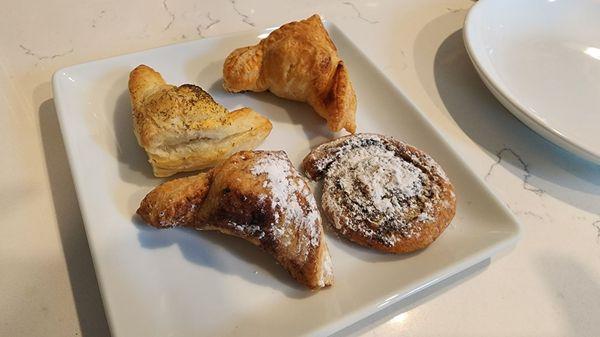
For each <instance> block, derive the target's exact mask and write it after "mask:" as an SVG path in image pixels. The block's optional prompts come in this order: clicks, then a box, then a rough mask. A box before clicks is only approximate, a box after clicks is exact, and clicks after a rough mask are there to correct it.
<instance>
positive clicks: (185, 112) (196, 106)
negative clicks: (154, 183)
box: [129, 65, 272, 177]
mask: <svg viewBox="0 0 600 337" xmlns="http://www.w3.org/2000/svg"><path fill="white" fill-rule="evenodd" d="M129 92H130V97H131V105H132V108H133V125H134V133H135V135H136V138H137V140H138V143H139V144H140V146H142V147H143V148H144V149H145V150H146V153H147V154H148V158H149V162H150V164H151V165H152V168H153V171H154V175H155V176H157V177H167V176H170V175H173V174H175V173H178V172H186V171H196V170H201V169H205V168H210V167H213V166H215V165H217V164H218V163H220V162H222V161H223V160H225V159H227V158H228V157H229V156H231V155H232V154H234V153H235V152H237V151H241V150H251V149H254V148H255V147H257V146H258V145H259V144H260V143H261V142H262V141H263V140H264V139H265V138H266V137H267V136H268V135H269V133H270V132H271V128H272V125H271V122H270V121H269V120H268V119H267V118H266V117H263V116H261V115H260V114H258V113H257V112H255V111H253V110H252V109H249V108H242V109H238V110H235V111H231V112H230V111H228V110H227V109H226V108H225V107H223V106H222V105H220V104H219V103H217V102H215V101H214V100H213V98H212V97H211V96H210V95H209V94H208V93H207V92H205V91H204V90H202V88H200V87H198V86H196V85H192V84H184V85H181V86H179V87H176V86H173V85H169V84H167V83H166V82H165V81H164V79H163V78H162V76H161V75H160V74H159V73H158V72H156V71H154V70H153V69H152V68H150V67H148V66H145V65H140V66H138V67H136V68H135V69H134V70H133V71H132V72H131V74H130V76H129Z"/></svg>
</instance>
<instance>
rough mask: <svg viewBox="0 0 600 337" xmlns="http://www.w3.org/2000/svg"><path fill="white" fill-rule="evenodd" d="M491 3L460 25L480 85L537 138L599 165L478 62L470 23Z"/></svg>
mask: <svg viewBox="0 0 600 337" xmlns="http://www.w3.org/2000/svg"><path fill="white" fill-rule="evenodd" d="M492 1H494V0H480V1H478V2H477V3H475V4H474V5H473V6H472V7H471V9H470V10H469V12H468V13H467V16H466V17H465V21H464V25H463V41H464V44H465V47H466V50H467V54H468V55H469V59H470V60H471V62H472V63H473V65H474V67H475V70H476V71H477V73H478V74H479V76H480V77H481V78H482V80H483V82H484V84H485V85H486V87H488V89H489V90H490V91H491V92H492V94H493V95H494V96H495V97H496V98H497V99H498V100H499V101H500V103H502V105H503V106H504V107H506V108H507V109H508V110H509V111H510V112H511V113H512V114H513V115H514V116H515V117H517V118H518V119H519V120H520V121H522V122H523V123H524V124H525V125H527V126H528V127H529V128H531V129H532V130H533V131H535V132H536V133H538V134H539V135H540V136H542V137H544V138H545V139H547V140H549V141H551V142H552V143H554V144H556V145H558V146H560V147H561V148H563V149H565V150H567V151H569V152H572V153H575V154H577V155H578V156H580V157H582V158H584V159H586V160H588V161H591V162H593V163H596V164H600V151H594V149H593V148H590V147H589V146H588V145H586V144H583V143H581V142H577V141H575V140H573V139H571V138H569V137H568V136H566V135H565V134H563V133H562V132H560V131H559V130H558V129H556V128H555V127H553V126H551V125H550V124H548V123H547V122H546V121H544V120H543V119H542V118H540V117H539V116H538V115H537V114H536V113H535V112H534V111H532V110H531V109H529V108H527V107H526V106H524V105H522V104H520V103H519V101H518V100H517V99H516V98H515V97H514V95H513V94H512V93H511V91H510V90H509V89H508V88H507V87H506V86H505V85H504V84H503V82H502V81H501V80H499V79H497V78H496V76H494V74H493V72H491V71H490V70H489V69H487V67H486V66H485V65H484V62H482V61H481V59H482V58H483V56H481V55H480V52H479V51H478V50H480V49H481V47H477V42H475V41H476V38H475V37H474V34H475V33H474V31H475V30H477V25H476V23H474V22H475V21H476V19H474V18H475V17H476V16H477V15H482V14H479V13H481V12H483V10H482V9H481V8H484V7H483V6H486V5H485V4H486V3H489V2H492ZM499 1H500V0H499Z"/></svg>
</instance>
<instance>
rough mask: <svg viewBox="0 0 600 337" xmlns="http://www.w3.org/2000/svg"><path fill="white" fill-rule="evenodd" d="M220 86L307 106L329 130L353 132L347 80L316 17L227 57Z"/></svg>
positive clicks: (350, 90) (289, 25) (353, 110)
mask: <svg viewBox="0 0 600 337" xmlns="http://www.w3.org/2000/svg"><path fill="white" fill-rule="evenodd" d="M223 87H224V88H225V90H227V91H230V92H241V91H256V92H261V91H266V90H269V91H271V92H272V93H273V94H275V95H277V96H279V97H283V98H287V99H291V100H295V101H301V102H307V103H308V104H310V105H311V106H312V107H313V109H314V110H315V111H316V112H317V113H318V114H319V115H320V116H321V117H323V118H325V119H326V120H327V126H328V127H329V129H330V130H332V131H340V130H341V129H346V130H347V131H348V132H351V133H354V132H355V131H356V121H355V114H356V95H355V93H354V89H353V87H352V83H351V81H350V75H349V74H348V70H347V69H346V66H345V65H344V62H343V61H342V60H341V58H340V57H339V55H338V53H337V49H336V47H335V45H334V44H333V41H332V40H331V38H330V37H329V34H328V33H327V30H326V29H325V27H324V26H323V23H322V22H321V19H320V18H319V16H318V15H313V16H311V17H310V18H308V19H306V20H301V21H297V22H291V23H287V24H285V25H283V26H281V27H280V28H279V29H277V30H274V31H273V32H271V34H269V36H268V37H267V38H265V39H263V40H261V41H260V42H259V43H258V44H257V45H255V46H249V47H242V48H238V49H236V50H234V51H233V52H231V54H229V56H228V57H227V59H226V60H225V64H224V65H223Z"/></svg>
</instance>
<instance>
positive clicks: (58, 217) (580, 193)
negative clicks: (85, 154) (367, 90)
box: [0, 0, 600, 337]
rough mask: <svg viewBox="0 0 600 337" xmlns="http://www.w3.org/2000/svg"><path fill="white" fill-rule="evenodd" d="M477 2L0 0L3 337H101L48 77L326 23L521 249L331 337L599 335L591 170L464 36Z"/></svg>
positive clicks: (598, 215)
mask: <svg viewBox="0 0 600 337" xmlns="http://www.w3.org/2000/svg"><path fill="white" fill-rule="evenodd" d="M472 5H473V2H471V1H464V0H439V1H432V0H408V1H393V0H388V1H379V0H373V1H358V0H354V1H316V0H306V1H290V0H285V1H277V2H272V3H268V2H267V1H259V0H231V1H226V0H220V1H219V0H210V1H203V2H200V1H187V0H185V1H176V0H162V1H161V0H157V1H152V2H148V1H141V0H132V1H116V0H107V1H97V2H91V1H90V2H84V1H74V0H58V1H53V2H37V1H31V0H23V1H10V2H6V3H4V6H3V11H2V20H0V27H1V29H0V45H1V46H2V52H1V53H0V130H1V132H0V144H2V146H0V157H1V158H4V164H3V165H2V168H3V170H2V174H1V175H0V210H2V214H4V218H3V220H2V222H1V225H0V228H1V229H2V235H0V336H40V335H43V336H79V335H84V336H108V335H109V331H108V326H107V323H106V318H105V316H104V311H103V308H102V303H101V298H100V294H99V291H98V285H97V281H96V277H95V273H94V269H93V265H92V260H91V257H90V253H89V248H88V244H87V241H86V237H85V232H84V229H83V226H82V218H81V213H80V211H79V207H78V204H77V198H76V195H75V190H74V186H73V182H72V178H71V174H70V171H69V166H68V163H67V157H66V153H65V149H64V146H63V143H62V137H61V132H60V129H59V125H58V121H57V116H56V112H55V110H54V102H53V100H52V90H51V83H50V80H51V75H52V73H53V72H54V71H55V70H57V69H59V68H61V67H65V66H68V65H73V64H77V63H82V62H86V61H91V60H94V59H98V58H104V57H109V56H114V55H119V54H124V53H129V52H134V51H139V50H143V49H148V48H152V47H157V46H161V45H165V44H171V43H177V42H181V41H186V40H193V39H198V38H203V37H208V36H214V35H220V34H226V33H231V32H236V31H242V30H246V29H249V28H252V27H268V26H273V25H278V24H281V23H284V22H288V21H292V20H296V19H299V18H304V17H307V16H309V15H311V14H313V13H315V12H316V13H320V14H321V15H322V16H324V17H325V18H327V19H330V20H332V21H335V22H336V23H337V24H338V25H339V26H340V28H342V29H343V30H344V31H345V32H346V33H347V34H348V35H349V36H350V37H351V38H352V39H353V40H354V41H355V42H356V43H357V44H358V45H359V46H362V47H363V50H364V51H365V53H366V54H367V55H368V56H369V57H370V58H372V59H373V60H374V62H375V63H376V64H377V65H378V66H379V67H380V68H381V69H382V70H383V71H384V72H385V73H386V74H387V75H388V76H389V77H390V78H391V79H392V80H393V81H394V82H395V83H396V84H397V85H398V86H399V87H400V88H401V89H402V90H403V92H404V93H405V94H406V95H407V96H408V97H409V98H410V99H411V100H412V101H413V102H414V103H415V104H416V106H417V107H418V108H419V109H420V110H421V111H423V112H424V113H425V114H427V115H428V117H429V118H430V119H431V120H432V121H433V123H434V124H435V125H436V126H437V127H438V128H439V129H440V130H441V131H442V132H443V134H444V135H445V136H446V137H447V139H448V141H449V142H450V143H451V144H452V145H453V146H454V147H455V148H456V149H457V150H458V152H459V153H460V154H461V155H462V157H463V158H464V159H465V160H466V161H467V162H468V163H470V165H471V167H472V168H473V169H474V170H475V172H476V173H477V174H479V175H480V176H481V177H482V178H484V180H485V181H486V182H487V183H488V185H489V186H490V187H491V188H492V190H493V191H494V192H495V193H497V195H498V196H499V197H500V199H501V200H503V201H504V202H505V203H506V204H507V205H508V206H509V207H510V209H511V210H512V211H513V212H514V214H515V215H516V216H517V217H518V219H519V220H520V221H521V223H522V225H523V235H522V240H521V241H520V243H519V244H518V245H517V246H516V247H515V248H514V249H513V250H511V251H508V252H506V253H504V254H502V256H498V257H496V258H494V259H493V260H492V261H491V263H487V264H481V265H478V266H475V267H473V268H471V269H470V270H468V271H466V272H464V273H461V274H460V275H457V276H456V277H453V278H451V279H450V280H448V281H446V282H444V283H442V284H441V285H438V286H436V287H434V288H432V289H429V290H427V291H425V292H424V293H422V294H420V295H419V296H417V297H414V298H411V299H409V300H407V301H403V302H401V303H399V304H398V305H395V306H393V307H392V308H390V309H389V310H386V311H385V312H383V313H381V314H380V315H377V316H376V317H372V318H369V319H367V320H365V321H362V322H360V323H358V324H356V325H354V326H352V327H350V328H349V329H347V330H345V331H343V332H342V333H340V335H348V334H351V335H356V336H373V337H374V336H397V335H409V336H411V335H415V336H438V335H440V336H469V335H473V336H482V335H485V336H508V335H511V336H531V335H543V336H598V335H600V324H597V317H598V314H599V313H600V166H597V165H594V164H591V163H588V162H585V161H583V160H580V159H578V158H577V157H574V156H573V155H571V154H569V153H567V152H565V151H563V150H561V149H559V148H557V147H555V146H554V145H552V144H550V143H549V142H547V141H545V140H544V139H542V138H541V137H539V136H538V135H537V134H535V133H534V132H532V131H531V130H529V129H528V128H527V127H525V126H524V125H523V124H522V123H520V122H519V121H518V120H517V119H515V118H514V117H513V116H512V115H511V114H510V113H509V112H508V111H507V110H506V109H504V108H503V107H502V106H501V105H500V103H498V101H496V100H495V99H494V97H493V96H492V95H491V94H490V92H489V91H488V90H487V89H486V88H485V87H484V85H483V83H482V82H481V80H480V79H479V78H478V76H477V74H476V72H475V70H474V69H473V67H472V65H471V63H470V61H469V59H468V56H467V54H466V51H465V48H464V45H463V40H462V25H463V21H464V18H465V15H466V14H467V12H468V10H469V7H470V6H472Z"/></svg>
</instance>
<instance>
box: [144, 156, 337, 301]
mask: <svg viewBox="0 0 600 337" xmlns="http://www.w3.org/2000/svg"><path fill="white" fill-rule="evenodd" d="M137 213H138V214H139V215H140V216H141V217H142V218H143V219H144V220H145V221H146V222H147V223H148V224H149V225H151V226H154V227H158V228H169V227H175V226H185V227H193V228H196V229H200V230H217V231H220V232H222V233H225V234H229V235H233V236H237V237H240V238H242V239H245V240H247V241H250V242H251V243H253V244H255V245H257V246H259V247H260V248H262V249H263V250H265V251H266V252H268V253H270V254H272V255H273V256H274V257H275V259H276V260H277V261H278V262H279V263H280V264H281V265H282V266H283V267H284V268H285V269H286V270H287V271H288V272H289V273H290V274H291V275H292V276H293V277H294V278H295V279H296V280H297V281H298V282H300V283H302V284H304V285H306V286H307V287H309V288H311V289H317V288H321V287H325V286H328V285H331V284H332V283H333V272H332V268H331V259H330V256H329V251H328V249H327V244H326V243H325V237H324V234H323V228H322V225H321V217H320V215H319V212H318V209H317V205H316V202H315V200H314V196H313V195H312V193H311V191H310V188H309V187H308V184H307V183H306V181H305V180H304V178H303V177H301V176H300V175H299V174H298V172H297V171H296V170H295V169H294V167H293V165H292V164H291V162H290V161H289V159H288V158H287V155H286V154H285V152H283V151H279V152H268V151H242V152H238V153H236V154H234V155H233V156H232V157H231V158H229V159H227V160H226V161H225V162H223V163H222V164H220V165H219V166H217V167H215V168H213V169H212V170H210V171H209V172H207V173H200V174H198V175H195V176H191V177H186V178H180V179H175V180H172V181H169V182H166V183H164V184H162V185H160V186H158V187H156V188H155V189H154V190H153V191H151V192H150V193H149V194H148V195H147V196H146V197H145V198H144V200H143V201H142V202H141V204H140V207H139V209H138V211H137Z"/></svg>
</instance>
